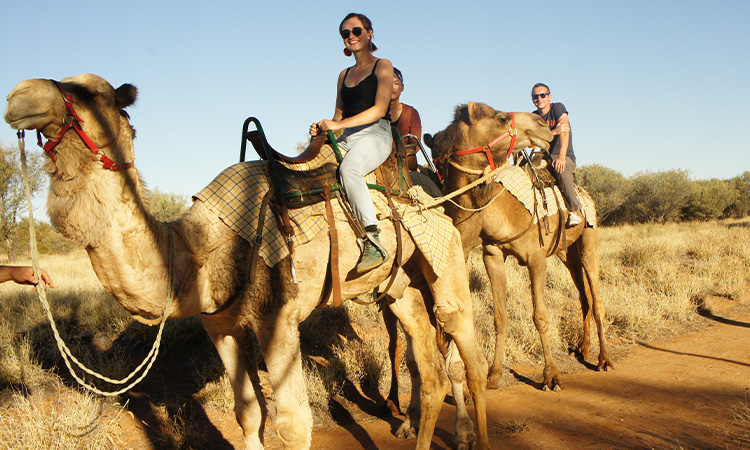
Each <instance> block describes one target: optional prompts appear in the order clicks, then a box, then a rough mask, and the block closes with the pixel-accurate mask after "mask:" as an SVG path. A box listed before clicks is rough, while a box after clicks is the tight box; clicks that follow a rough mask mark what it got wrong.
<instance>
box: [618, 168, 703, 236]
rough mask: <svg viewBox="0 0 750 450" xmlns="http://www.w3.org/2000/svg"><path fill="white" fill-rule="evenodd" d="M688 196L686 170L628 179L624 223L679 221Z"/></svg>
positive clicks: (639, 175) (689, 186) (641, 174)
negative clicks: (628, 187)
mask: <svg viewBox="0 0 750 450" xmlns="http://www.w3.org/2000/svg"><path fill="white" fill-rule="evenodd" d="M692 192H693V183H692V181H690V177H689V174H688V172H687V171H686V170H682V169H675V170H666V171H661V172H648V171H647V172H639V173H637V174H635V175H633V176H632V177H631V178H630V192H629V194H628V198H627V200H626V201H625V205H624V207H625V210H626V214H625V220H626V221H627V222H658V223H665V222H667V221H669V220H676V219H679V218H680V214H681V212H682V209H683V208H684V207H685V206H687V202H688V199H689V197H690V195H691V194H692Z"/></svg>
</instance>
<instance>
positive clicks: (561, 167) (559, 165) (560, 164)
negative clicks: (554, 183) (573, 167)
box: [552, 156, 565, 173]
mask: <svg viewBox="0 0 750 450" xmlns="http://www.w3.org/2000/svg"><path fill="white" fill-rule="evenodd" d="M552 167H554V168H555V171H556V172H557V173H563V172H565V157H564V156H563V157H558V158H555V160H554V161H552Z"/></svg>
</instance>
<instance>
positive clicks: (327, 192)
mask: <svg viewBox="0 0 750 450" xmlns="http://www.w3.org/2000/svg"><path fill="white" fill-rule="evenodd" d="M323 197H324V198H325V202H326V217H327V218H328V237H329V238H330V240H331V255H330V263H331V264H330V267H331V289H332V290H333V306H341V274H340V273H339V234H338V231H337V230H336V218H335V217H334V216H333V207H332V206H331V187H330V186H324V187H323Z"/></svg>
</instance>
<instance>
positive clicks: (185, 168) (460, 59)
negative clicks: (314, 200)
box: [0, 0, 750, 220]
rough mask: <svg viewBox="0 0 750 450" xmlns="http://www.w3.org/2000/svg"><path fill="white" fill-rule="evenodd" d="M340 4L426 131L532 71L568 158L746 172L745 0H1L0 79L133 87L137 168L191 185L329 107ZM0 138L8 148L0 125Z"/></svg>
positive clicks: (510, 107)
mask: <svg viewBox="0 0 750 450" xmlns="http://www.w3.org/2000/svg"><path fill="white" fill-rule="evenodd" d="M351 11H356V12H361V13H364V14H366V15H367V16H368V17H369V18H370V19H371V20H372V22H373V28H374V32H375V36H374V42H375V43H376V44H377V45H378V47H379V50H378V52H377V53H376V55H377V56H380V57H383V58H388V59H390V60H391V61H392V62H393V63H394V65H395V66H396V67H398V68H400V69H401V70H402V72H403V73H404V78H405V85H406V90H405V92H404V94H403V96H402V101H403V102H405V103H408V104H411V105H413V106H415V107H416V108H417V109H418V110H419V113H420V115H421V117H422V125H423V130H424V132H429V133H433V134H434V133H435V132H437V131H440V130H442V129H443V128H445V127H446V126H447V125H448V123H449V122H450V120H451V119H452V116H453V110H454V108H455V106H456V105H458V104H461V103H466V102H468V101H480V102H484V103H487V104H489V105H491V106H493V107H494V108H496V109H501V110H505V111H531V110H532V109H533V105H532V103H531V99H530V91H531V86H532V85H533V84H534V83H536V82H538V81H541V82H544V83H546V84H548V85H549V86H550V87H551V91H552V100H553V101H558V102H563V103H564V104H565V106H566V107H567V108H568V111H569V112H570V122H571V128H572V130H573V136H574V148H575V152H576V155H577V158H578V164H579V165H585V164H600V165H603V166H606V167H609V168H612V169H615V170H617V171H619V172H621V173H622V174H623V175H625V176H630V175H633V174H635V173H637V172H639V171H644V170H651V171H659V170H666V169H677V168H679V169H686V170H688V171H689V172H690V174H691V176H692V177H693V178H694V179H709V178H731V177H733V176H735V175H738V174H740V173H742V172H744V171H746V170H750V145H748V141H747V140H746V139H747V134H748V130H749V129H750V127H748V126H747V125H742V123H743V121H744V119H742V118H741V114H742V112H741V111H742V110H743V109H742V108H744V107H742V105H747V104H748V103H750V102H749V100H750V93H748V91H749V89H748V86H747V80H748V74H749V73H750V56H749V55H750V52H749V51H748V48H750V26H748V23H747V21H748V19H749V18H750V2H748V1H747V0H715V1H696V0H681V1H671V0H670V1H659V0H649V1H640V0H639V1H618V2H610V1H600V0H599V1H569V2H560V1H555V2H549V1H537V2H504V1H501V0H491V1H473V0H463V1H451V2H446V1H442V0H441V1H431V2H426V1H425V2H417V1H409V0H403V1H389V0H380V1H377V2H375V1H368V2H351V1H349V2H342V1H337V0H326V1H324V2H310V1H307V2H301V1H291V2H290V1H284V0H275V1H263V2H258V1H252V0H244V1H221V0H216V1H200V2H196V1H192V0H188V1H180V2H170V1H159V0H151V1H141V0H132V1H128V2H106V1H101V0H98V1H79V0H70V1H66V2H62V3H60V2H57V1H55V2H52V1H49V0H42V1H30V2H21V1H13V2H4V4H3V6H2V15H3V18H4V20H3V26H2V27H0V40H1V42H2V44H0V45H2V49H3V61H2V70H0V91H3V92H4V94H7V93H9V92H10V91H11V89H12V88H13V86H14V85H15V84H16V83H18V82H19V81H21V80H24V79H28V78H55V79H61V78H65V77H67V76H72V75H78V74H80V73H84V72H91V73H95V74H98V75H101V76H103V77H104V78H106V79H107V80H108V81H109V82H110V83H112V85H113V86H115V87H117V86H119V85H120V84H122V83H132V84H134V85H136V86H137V87H138V89H139V98H138V101H137V103H136V105H135V106H134V107H131V108H130V109H129V112H130V115H131V118H132V123H133V125H134V126H135V128H136V130H137V135H138V137H137V139H136V144H135V145H136V147H135V148H136V155H137V159H136V165H137V167H138V169H139V170H140V173H141V176H142V177H144V179H145V180H146V182H147V183H148V185H149V186H150V187H156V186H158V187H159V188H160V190H162V191H165V192H174V193H178V194H184V195H187V196H190V195H192V194H194V193H196V192H197V191H198V190H200V189H201V188H202V187H203V186H204V185H206V184H208V183H209V182H210V181H211V180H212V179H213V177H214V176H215V175H216V174H218V173H219V171H221V170H222V169H223V168H224V167H226V166H228V165H230V164H232V163H234V162H235V161H236V160H237V158H238V155H239V147H240V139H241V127H242V123H243V121H244V120H245V118H246V117H248V116H256V117H258V118H259V119H260V120H261V122H262V124H263V126H264V129H265V130H266V133H267V136H268V139H269V141H270V143H271V144H272V145H273V146H274V147H275V148H276V149H277V150H280V151H282V152H285V153H289V154H294V153H295V150H294V149H295V147H296V145H297V143H299V142H302V141H303V140H305V138H306V134H307V128H308V126H309V124H310V123H312V122H313V121H318V120H320V119H323V118H330V117H331V116H332V115H333V112H334V102H335V95H336V92H335V88H336V77H337V75H338V73H339V72H340V71H341V70H342V69H343V68H345V67H347V66H349V65H351V64H353V60H351V59H349V58H347V57H345V56H344V54H343V52H342V50H343V48H344V46H343V42H342V40H341V38H340V37H339V35H338V25H339V22H340V21H341V19H343V17H344V16H345V15H346V14H347V13H349V12H351ZM738 107H739V108H740V109H739V110H737V109H736V108H738ZM0 140H2V141H3V142H4V143H5V144H9V145H15V143H16V136H15V132H14V131H13V130H11V128H10V127H9V126H8V125H7V124H5V123H0ZM27 141H28V143H27V147H33V146H34V145H33V144H34V142H35V138H34V137H33V135H31V137H29V136H28V135H27ZM251 156H254V154H252V155H251ZM35 206H37V205H35ZM38 218H41V219H43V220H44V217H38Z"/></svg>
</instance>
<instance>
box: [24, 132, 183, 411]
mask: <svg viewBox="0 0 750 450" xmlns="http://www.w3.org/2000/svg"><path fill="white" fill-rule="evenodd" d="M18 150H19V151H20V152H21V172H22V174H23V180H24V187H25V190H26V201H27V202H28V204H29V249H30V253H31V260H32V267H33V269H34V276H36V277H37V278H38V279H39V280H40V282H39V285H37V287H36V292H37V295H38V297H39V301H40V303H41V304H42V306H43V307H44V310H45V312H46V313H47V320H48V321H49V324H50V327H51V328H52V333H53V335H54V338H55V342H56V343H57V348H58V350H59V351H60V355H61V356H62V359H63V362H64V363H65V365H66V366H67V368H68V370H69V371H70V374H71V376H72V377H73V378H74V379H75V380H76V381H77V382H78V383H79V384H80V385H81V386H83V387H84V388H86V389H88V390H89V391H91V392H94V393H96V394H99V395H103V396H106V397H113V396H116V395H120V394H123V393H124V392H126V391H129V390H130V389H132V388H133V387H134V386H135V385H136V384H138V383H140V382H141V381H142V380H143V379H144V378H145V377H146V375H148V373H149V371H150V370H151V367H152V366H153V364H154V362H155V361H156V357H157V356H158V355H159V348H160V346H161V339H162V333H163V331H164V325H166V323H167V318H168V317H169V313H170V312H171V310H172V303H173V302H174V286H173V279H174V235H173V231H172V229H171V228H169V227H167V230H168V234H169V269H168V276H169V279H168V285H167V302H166V305H165V306H164V313H163V314H162V317H161V323H160V324H159V331H158V333H157V334H156V339H155V340H154V344H153V345H152V346H151V351H150V352H149V353H148V355H146V357H145V358H144V359H143V361H142V362H141V363H140V364H139V365H138V367H136V368H135V369H133V370H132V371H131V372H130V374H129V375H128V376H126V377H125V378H122V379H119V380H116V379H112V378H109V377H106V376H104V375H101V374H100V373H98V372H95V371H94V370H92V369H90V368H88V367H87V366H86V365H85V364H84V363H82V362H81V361H79V360H78V359H77V358H76V357H75V356H74V355H73V353H72V351H71V350H70V347H68V345H67V344H65V341H63V339H62V336H60V332H59V331H58V329H57V326H56V325H55V319H54V317H53V316H52V310H51V308H50V304H49V302H48V301H47V292H46V289H45V286H44V282H43V281H41V280H42V276H41V271H40V269H39V250H38V248H37V245H36V232H35V229H34V214H33V210H34V208H33V207H32V204H31V188H30V185H29V173H28V168H27V165H26V146H25V142H24V132H23V130H21V131H19V132H18ZM53 161H54V159H53ZM74 365H75V366H76V367H78V369H80V370H81V371H83V372H85V373H87V374H89V375H91V376H93V377H95V378H97V379H99V380H101V381H104V382H107V383H110V384H113V385H120V386H121V385H124V384H126V383H129V384H128V385H127V386H125V387H122V388H120V389H119V390H117V391H103V390H100V389H98V388H96V387H95V386H93V385H92V384H90V383H88V382H87V381H86V380H84V379H83V378H82V376H80V375H78V373H77V372H76V371H75V370H74V368H73V366H74ZM144 367H145V368H144ZM139 372H140V375H138V373H139ZM136 375H138V377H137V378H136V379H135V380H133V378H134V377H135V376H136ZM131 380H133V381H131Z"/></svg>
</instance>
